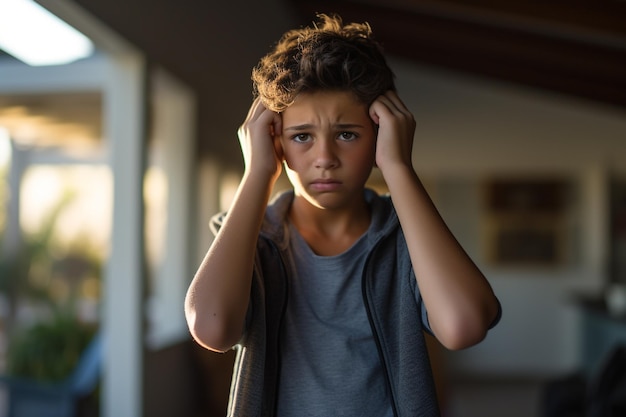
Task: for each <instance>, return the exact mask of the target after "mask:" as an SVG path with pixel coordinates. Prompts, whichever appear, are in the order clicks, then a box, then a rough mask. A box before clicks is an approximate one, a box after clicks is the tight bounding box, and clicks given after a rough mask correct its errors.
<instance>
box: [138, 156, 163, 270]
mask: <svg viewBox="0 0 626 417" xmlns="http://www.w3.org/2000/svg"><path fill="white" fill-rule="evenodd" d="M143 190H144V201H145V204H146V220H145V224H146V231H145V233H146V242H145V244H146V255H147V257H148V260H149V265H152V266H157V265H160V263H161V262H162V260H163V251H164V250H165V244H164V239H165V234H166V231H165V229H166V226H167V196H168V183H167V175H166V174H165V172H164V171H163V170H162V169H160V168H158V167H150V168H148V170H147V171H146V175H145V179H144V187H143Z"/></svg>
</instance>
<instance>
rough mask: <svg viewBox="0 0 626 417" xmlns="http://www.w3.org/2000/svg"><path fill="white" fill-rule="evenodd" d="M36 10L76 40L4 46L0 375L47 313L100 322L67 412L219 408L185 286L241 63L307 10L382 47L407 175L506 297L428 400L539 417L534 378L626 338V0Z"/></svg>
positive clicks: (228, 181) (241, 92)
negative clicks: (85, 41)
mask: <svg viewBox="0 0 626 417" xmlns="http://www.w3.org/2000/svg"><path fill="white" fill-rule="evenodd" d="M37 3H38V4H40V5H42V6H43V7H44V8H46V9H47V10H49V11H50V12H52V13H53V14H54V15H56V16H58V17H59V18H61V19H62V20H64V21H66V22H67V23H68V24H70V25H71V26H73V27H75V28H76V29H78V31H80V32H81V33H83V34H84V35H86V36H87V37H88V38H89V39H90V40H91V42H93V45H94V49H93V51H92V52H91V53H90V55H89V56H88V57H86V58H81V59H79V60H76V61H73V62H70V63H67V64H62V65H36V66H33V65H29V64H26V63H24V62H21V61H20V60H19V59H17V58H15V57H14V56H12V55H11V54H9V53H7V52H6V51H4V52H3V51H2V49H1V47H0V164H1V166H0V172H2V176H3V179H4V181H3V185H2V188H1V190H0V192H1V195H2V199H3V202H4V210H2V213H1V215H0V218H1V220H2V226H3V228H2V238H3V239H2V253H1V257H0V261H1V262H0V267H1V268H0V273H2V274H3V276H2V277H0V296H1V297H0V315H1V316H0V324H1V327H0V330H1V332H0V371H1V372H0V373H5V372H7V370H8V369H9V368H10V364H9V363H7V358H8V356H7V355H8V353H9V351H10V346H11V343H12V341H11V338H12V337H13V336H14V335H16V334H19V333H20V331H21V330H23V329H27V328H28V327H29V326H32V325H33V324H36V323H38V322H46V321H50V319H51V317H50V316H51V315H52V314H53V313H54V312H56V311H58V310H59V309H61V307H62V308H65V309H69V310H70V311H71V312H72V314H73V315H74V317H75V318H76V320H77V321H78V322H80V323H81V324H84V325H86V326H87V327H88V328H89V329H90V330H91V331H92V333H93V332H100V333H103V334H104V335H105V338H104V346H105V353H104V356H103V359H102V382H101V384H100V389H99V390H98V393H97V395H98V399H97V401H93V402H92V403H91V406H90V407H91V408H90V409H89V410H87V411H85V412H84V413H85V415H102V416H103V417H124V416H128V417H133V416H139V415H143V416H148V417H160V416H163V417H166V416H190V417H195V416H201V415H202V416H223V415H225V411H224V410H225V406H226V401H227V396H228V390H229V383H230V372H231V366H232V360H233V356H232V354H230V353H227V354H223V355H219V354H215V353H210V352H207V351H204V350H202V349H200V348H199V347H198V346H197V345H196V344H195V343H194V342H193V341H192V340H191V339H190V336H189V334H188V332H187V329H186V325H185V321H184V316H183V306H182V303H183V298H184V294H185V291H186V288H187V285H188V284H189V282H190V280H191V278H192V275H193V273H194V271H195V269H196V267H197V265H198V264H199V262H200V260H201V259H202V257H203V255H204V252H205V251H206V249H207V248H208V246H209V244H210V242H211V233H210V231H209V228H208V222H209V219H210V217H211V216H212V215H213V214H214V213H216V212H217V211H220V210H224V209H226V208H227V207H228V204H229V202H230V199H231V198H232V196H233V193H234V190H235V188H236V186H237V183H238V181H239V179H240V175H241V172H242V168H243V165H242V161H241V158H240V155H239V145H238V142H237V138H236V130H237V127H238V126H239V124H240V123H241V121H243V118H244V116H245V114H246V113H247V109H248V107H249V104H250V102H251V100H252V96H251V82H250V70H251V68H252V66H253V65H254V64H255V63H256V61H257V60H258V59H259V58H260V57H261V56H262V55H264V54H265V52H266V51H267V50H268V48H269V47H270V45H271V44H272V43H273V42H275V40H276V39H277V38H278V36H280V34H282V33H283V32H284V31H285V30H287V29H290V28H292V27H294V26H298V25H306V24H309V23H310V22H311V21H312V20H314V18H315V13H316V12H326V13H329V12H337V13H339V14H340V15H341V16H342V17H343V18H344V20H346V21H367V22H369V23H370V25H371V26H372V28H373V30H374V33H375V34H377V36H378V38H379V39H380V40H381V41H382V42H383V44H384V46H385V50H386V52H387V55H388V56H389V60H390V64H391V66H392V67H393V68H394V70H395V72H396V76H397V77H396V80H397V87H398V90H399V92H400V96H401V97H402V98H403V99H404V100H405V102H406V103H407V105H408V107H409V108H410V109H411V110H412V111H413V112H414V114H415V116H416V119H417V131H416V135H415V146H414V155H413V159H414V165H415V167H416V170H417V171H418V173H419V174H420V176H421V177H422V179H423V181H424V183H425V184H426V186H427V188H428V190H429V192H430V193H431V195H432V197H433V199H434V201H435V204H436V205H437V207H438V208H439V210H440V212H441V214H442V216H443V217H444V219H445V220H446V222H447V223H448V225H449V226H450V228H451V229H452V231H453V232H454V233H455V235H456V236H457V237H458V239H459V241H460V242H461V244H462V245H463V246H464V248H465V249H466V250H467V251H468V252H469V254H470V255H471V256H472V257H473V259H474V260H475V261H476V263H477V264H478V265H479V266H480V267H481V269H482V270H483V271H484V273H485V275H486V276H487V277H488V279H489V281H490V283H491V285H492V286H493V288H494V290H495V291H496V294H497V295H498V297H499V298H500V301H501V303H502V305H503V317H502V321H501V323H500V324H499V325H498V327H497V328H495V329H494V330H493V331H492V332H491V333H490V334H489V335H488V337H487V339H486V340H485V341H484V342H483V343H481V344H480V345H478V346H476V347H474V348H471V349H468V350H465V351H462V352H445V351H443V350H442V349H440V348H439V346H437V344H436V343H434V342H433V343H432V356H433V364H434V367H435V370H436V374H437V381H438V384H439V394H440V397H441V403H442V406H443V409H444V412H445V416H447V417H475V416H476V417H478V416H480V417H490V416H505V415H506V416H507V417H517V416H518V415H519V416H520V417H535V416H540V415H543V414H542V412H543V409H542V408H543V407H544V405H545V402H546V397H545V395H546V387H547V386H548V384H550V383H553V382H554V381H557V380H561V379H562V378H567V377H569V376H572V375H583V376H584V377H585V378H588V377H591V376H593V375H594V374H595V373H596V372H597V370H598V369H599V367H600V366H601V365H602V363H603V361H605V360H606V358H607V355H609V353H610V352H611V351H612V349H613V348H614V347H615V346H618V345H621V344H622V343H626V112H625V109H626V71H625V68H626V23H625V22H626V3H624V2H623V1H618V0H604V1H600V2H588V1H582V0H575V1H569V2H547V3H545V2H543V3H539V2H533V3H527V2H521V1H510V2H495V1H490V0H479V1H475V2H472V3H471V5H470V4H468V3H467V2H463V1H460V0H413V1H409V0H384V1H383V0H352V1H343V0H342V1H332V2H331V1H318V0H313V1H304V0H268V1H266V2H248V1H244V0H231V1H227V2H226V1H224V2H221V1H211V2H207V1H200V0H183V1H178V2H172V1H169V0H152V1H150V2H145V1H144V2H142V1H139V0H127V1H125V2H123V4H120V3H118V2H111V1H105V0H40V1H37ZM9 12H10V10H9ZM4 16H5V17H4V18H5V19H6V17H7V16H8V15H7V14H4ZM1 19H2V17H1V15H0V26H1V22H2V20H1ZM0 35H1V33H0ZM0 38H1V36H0ZM280 184H281V187H282V186H287V183H286V181H285V180H284V179H283V180H282V181H281V183H280ZM370 185H371V187H373V188H375V189H377V190H381V191H384V189H385V184H384V183H383V181H382V179H381V178H380V176H378V175H377V173H376V172H374V173H373V175H372V178H371V181H370ZM279 188H280V187H279ZM24 257H26V259H27V260H28V263H27V265H26V266H24V264H19V265H18V263H19V262H18V261H17V260H18V259H19V260H21V261H20V262H22V260H23V259H24ZM16 265H17V266H16ZM16 268H18V269H16ZM19 268H22V269H19ZM15 271H18V272H15ZM6 397H7V396H6V395H4V396H0V398H2V402H3V403H6V402H7V401H10V399H7V398H6ZM3 407H4V405H3ZM503 410H506V411H503ZM515 413H517V414H515ZM0 415H2V414H0Z"/></svg>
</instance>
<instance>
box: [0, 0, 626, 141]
mask: <svg viewBox="0 0 626 417" xmlns="http://www.w3.org/2000/svg"><path fill="white" fill-rule="evenodd" d="M73 1H75V2H76V3H78V4H79V5H81V6H82V7H84V8H85V9H87V10H88V11H89V12H91V13H93V14H94V15H96V16H97V17H98V18H100V19H101V20H102V21H103V22H104V23H105V24H107V25H108V26H110V27H112V28H113V29H114V30H116V31H117V32H119V33H120V34H121V35H122V36H123V37H124V38H126V39H127V40H129V41H130V42H131V43H133V44H135V45H136V46H137V47H139V48H140V49H141V50H143V51H144V52H145V53H146V55H147V56H148V57H149V59H150V61H151V62H155V63H158V64H159V65H162V66H163V67H165V68H166V69H168V70H169V71H171V72H172V73H174V74H175V75H177V76H178V77H180V78H181V79H182V80H184V81H185V82H186V83H188V84H189V85H190V86H191V87H192V88H194V89H195V90H196V91H198V94H199V95H200V96H205V97H209V100H211V99H212V98H213V97H214V95H215V94H228V90H225V91H226V92H223V91H222V92H220V91H217V92H216V84H215V81H213V83H211V82H210V81H209V78H208V77H207V74H211V73H213V74H214V73H215V71H218V75H217V77H219V71H220V68H221V67H220V66H219V65H216V62H215V54H208V53H204V50H205V47H206V43H208V42H221V43H222V44H224V46H223V47H222V48H223V49H222V55H223V58H224V61H229V62H230V63H231V65H223V69H222V70H221V71H240V72H241V78H240V79H244V78H247V77H248V76H249V75H248V74H249V68H250V67H251V65H250V62H248V61H245V62H242V58H239V56H238V54H237V50H238V49H241V48H242V47H244V46H246V45H248V44H250V45H251V47H252V48H257V49H256V50H266V49H267V41H266V40H265V39H264V38H262V37H259V38H258V39H257V38H255V37H254V36H250V35H249V34H250V31H251V30H253V29H249V26H251V25H254V24H256V22H255V20H262V19H264V18H261V17H258V16H261V15H260V14H261V13H263V9H262V7H263V3H262V2H255V3H254V5H252V3H250V4H251V5H250V8H249V10H248V11H247V13H242V14H240V15H239V16H237V18H236V19H235V18H232V19H231V18H229V19H227V18H226V17H225V16H215V14H216V13H215V8H214V6H215V3H212V2H207V1H198V0H180V1H177V2H172V1H171V0H150V1H148V0H127V1H126V2H125V4H124V7H123V8H122V7H120V6H119V4H118V3H117V2H112V1H109V0H73ZM241 1H243V0H241ZM274 1H275V2H277V3H279V4H281V3H282V4H284V7H285V8H288V9H289V10H290V11H291V14H290V16H292V17H293V20H294V21H285V19H282V20H281V19H276V21H275V22H274V23H273V25H274V26H275V28H273V30H274V31H275V32H276V34H280V33H282V32H284V31H285V30H286V29H289V28H292V27H295V26H296V25H305V24H309V23H310V22H311V20H312V16H314V15H315V13H317V12H319V11H324V12H331V11H332V12H337V13H339V14H340V15H341V16H342V17H343V18H344V20H345V21H367V22H369V23H370V24H371V26H372V27H373V29H374V33H375V34H376V36H377V37H378V38H379V39H380V40H381V42H382V43H383V44H384V46H385V49H386V52H387V53H388V54H390V55H394V56H397V57H399V58H403V59H407V60H411V61H414V62H416V63H419V64H424V65H430V66H435V67H440V68H445V69H449V70H454V71H460V72H463V73H468V74H472V75H475V76H479V77H486V78H490V79H495V80H500V81H505V82H511V83H515V84H519V85H524V86H529V87H533V88H538V89H542V90H547V91H553V92H557V93H561V94H566V95H570V96H572V97H577V98H581V99H586V100H591V101H594V102H598V103H602V104H607V105H610V106H617V107H622V108H623V107H626V1H623V0H595V1H591V0H568V1H565V0H545V1H541V2H540V1H534V2H527V1H521V0H509V1H506V2H502V1H497V0H473V1H472V2H471V3H470V2H467V1H464V0H352V1H346V0H339V1H330V0H274ZM235 2H236V1H235ZM230 7H231V9H232V8H236V7H239V6H237V5H235V6H230ZM255 7H256V9H255ZM220 10H221V9H220ZM138 22H140V24H138ZM233 22H235V23H236V24H239V25H242V26H247V27H248V29H247V32H246V31H243V30H242V33H243V34H242V36H241V38H240V39H236V38H234V37H232V29H230V28H229V29H228V30H230V31H231V32H229V37H228V42H224V41H223V40H220V39H218V40H217V41H216V40H215V39H216V36H215V33H216V31H218V32H219V31H220V30H223V28H227V27H228V25H233V24H234V23H233ZM275 38H276V36H275V37H274V39H275ZM229 42H230V43H229ZM0 59H10V58H8V57H6V56H2V53H1V51H0ZM255 59H258V58H255ZM238 76H239V74H238ZM226 84H227V83H226ZM217 88H224V89H228V88H232V86H230V87H229V86H223V87H221V86H219V85H218V86H217ZM234 88H238V87H234ZM242 88H246V89H248V88H249V86H244V87H242ZM59 103H61V105H59ZM100 109H101V103H100V97H96V96H94V95H89V94H87V95H80V94H79V95H71V94H66V95H56V96H54V95H46V96H39V97H32V96H22V97H18V96H13V97H11V96H6V95H5V96H2V97H0V121H2V120H3V118H4V120H5V121H6V120H7V117H8V115H13V116H15V115H17V114H21V116H20V117H21V119H20V120H26V119H29V120H31V121H32V120H39V121H40V122H41V123H44V125H45V126H47V127H48V128H49V129H48V130H47V131H46V133H45V134H42V137H43V136H45V137H48V138H52V137H53V134H54V135H56V136H58V137H64V138H67V137H70V136H71V137H79V136H80V135H83V136H85V135H97V136H100V135H101V132H100V131H101V121H100V119H99V118H98V117H95V116H94V113H96V114H100V113H101V111H100ZM20 112H21V113H20ZM233 113H236V114H239V113H237V112H233ZM54 126H56V127H54ZM63 126H64V127H65V128H66V130H65V131H60V130H59V128H60V127H63ZM54 129H57V130H56V133H54V132H55V131H54ZM207 129H211V127H210V126H209V127H207ZM68 132H72V133H71V134H70V133H68Z"/></svg>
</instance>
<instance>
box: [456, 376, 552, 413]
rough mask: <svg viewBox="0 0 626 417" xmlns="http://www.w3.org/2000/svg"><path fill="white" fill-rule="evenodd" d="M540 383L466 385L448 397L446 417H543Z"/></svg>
mask: <svg viewBox="0 0 626 417" xmlns="http://www.w3.org/2000/svg"><path fill="white" fill-rule="evenodd" d="M542 389H543V384H542V383H541V382H539V381H462V382H455V383H452V384H451V385H450V386H449V388H448V393H447V403H448V405H447V408H446V410H444V411H445V414H444V417H539V416H540V402H541V393H542Z"/></svg>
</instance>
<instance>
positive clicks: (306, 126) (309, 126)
mask: <svg viewBox="0 0 626 417" xmlns="http://www.w3.org/2000/svg"><path fill="white" fill-rule="evenodd" d="M315 126H316V125H314V124H311V123H305V124H301V125H294V126H287V127H285V128H283V130H288V131H291V130H295V131H302V130H310V129H312V128H314V127H315ZM333 128H335V129H358V128H360V129H363V128H364V126H363V125H361V124H358V123H337V124H335V125H333Z"/></svg>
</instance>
